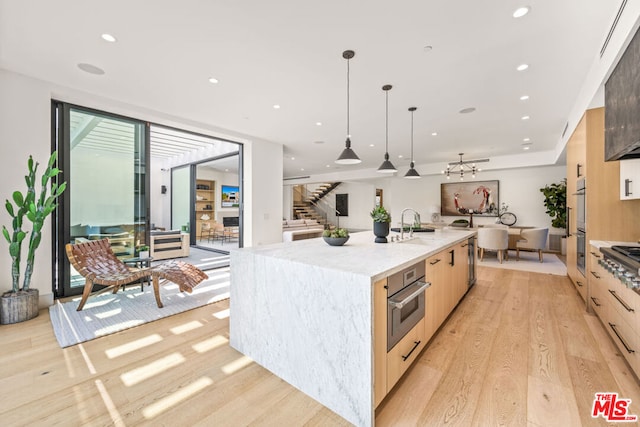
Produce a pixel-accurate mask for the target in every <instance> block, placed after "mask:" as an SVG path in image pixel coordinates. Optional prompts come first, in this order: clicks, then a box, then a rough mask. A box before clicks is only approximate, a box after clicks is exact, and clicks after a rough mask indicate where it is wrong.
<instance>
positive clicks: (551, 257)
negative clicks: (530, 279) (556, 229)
mask: <svg viewBox="0 0 640 427" xmlns="http://www.w3.org/2000/svg"><path fill="white" fill-rule="evenodd" d="M477 262H478V266H479V267H492V268H503V269H506V270H519V271H529V272H532V273H543V274H544V273H546V274H555V275H557V276H566V275H567V266H566V265H564V263H563V262H562V261H560V259H558V257H557V256H556V255H555V254H549V253H543V254H542V262H540V260H539V259H538V253H537V252H524V251H520V261H516V253H515V251H509V261H504V260H503V261H502V264H500V262H499V261H498V257H497V256H496V253H495V252H487V251H485V253H484V260H483V261H480V257H478V259H477Z"/></svg>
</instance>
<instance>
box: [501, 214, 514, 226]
mask: <svg viewBox="0 0 640 427" xmlns="http://www.w3.org/2000/svg"><path fill="white" fill-rule="evenodd" d="M498 218H499V219H500V224H504V225H508V226H512V225H514V224H515V223H516V222H517V221H518V217H517V216H516V215H515V214H514V213H511V212H504V213H502V214H500V216H499V217H498Z"/></svg>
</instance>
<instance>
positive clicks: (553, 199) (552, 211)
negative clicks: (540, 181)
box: [540, 179, 567, 255]
mask: <svg viewBox="0 0 640 427" xmlns="http://www.w3.org/2000/svg"><path fill="white" fill-rule="evenodd" d="M540 191H541V192H542V194H544V207H545V208H547V210H546V213H547V214H548V215H549V216H550V217H551V226H553V227H555V228H562V229H563V230H566V228H567V180H566V179H563V180H562V181H560V182H559V183H553V184H550V185H545V186H544V188H541V189H540ZM565 237H566V233H565V235H563V236H562V240H561V249H560V251H561V253H562V254H563V255H564V254H566V252H567V250H566V247H567V239H566V238H565Z"/></svg>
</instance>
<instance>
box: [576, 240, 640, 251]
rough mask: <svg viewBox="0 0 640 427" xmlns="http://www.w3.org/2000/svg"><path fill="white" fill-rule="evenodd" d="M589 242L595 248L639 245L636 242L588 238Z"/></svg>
mask: <svg viewBox="0 0 640 427" xmlns="http://www.w3.org/2000/svg"><path fill="white" fill-rule="evenodd" d="M589 244H590V245H591V246H593V247H595V248H597V249H600V248H610V247H611V246H640V245H638V242H614V241H609V240H589Z"/></svg>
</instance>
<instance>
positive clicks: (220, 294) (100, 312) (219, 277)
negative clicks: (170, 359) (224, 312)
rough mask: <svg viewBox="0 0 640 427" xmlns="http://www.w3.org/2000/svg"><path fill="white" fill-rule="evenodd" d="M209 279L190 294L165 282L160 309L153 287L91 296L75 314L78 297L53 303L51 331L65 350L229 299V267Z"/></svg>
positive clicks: (50, 311) (161, 289) (215, 272)
mask: <svg viewBox="0 0 640 427" xmlns="http://www.w3.org/2000/svg"><path fill="white" fill-rule="evenodd" d="M205 273H207V275H208V276H209V278H208V279H207V280H205V281H203V282H202V283H200V284H199V285H198V286H196V287H195V288H194V289H193V292H192V293H191V294H188V293H186V292H180V290H179V288H178V285H176V284H174V283H171V282H167V283H165V284H164V285H161V286H160V299H161V300H162V304H163V305H164V307H163V308H158V305H157V304H156V299H155V296H154V295H153V286H150V285H145V286H144V291H141V290H140V285H139V284H131V285H127V290H126V291H120V292H118V293H117V294H112V293H110V291H107V292H105V293H103V294H100V295H97V296H90V297H89V299H88V300H87V303H86V304H85V306H84V308H83V309H82V311H76V309H77V308H78V304H79V303H80V296H78V297H77V298H74V299H73V300H71V301H67V302H64V303H61V302H59V301H56V303H55V304H54V305H52V306H51V307H49V316H50V318H51V324H52V325H53V331H54V333H55V336H56V339H57V340H58V343H59V344H60V347H63V348H64V347H68V346H71V345H75V344H78V343H81V342H85V341H89V340H92V339H95V338H98V337H103V336H105V335H109V334H113V333H115V332H119V331H123V330H125V329H128V328H132V327H134V326H139V325H142V324H144V323H148V322H152V321H154V320H158V319H162V318H163V317H167V316H171V315H174V314H178V313H182V312H183V311H187V310H191V309H194V308H198V307H201V306H203V305H206V304H211V303H214V302H218V301H222V300H224V299H227V298H229V284H230V272H229V268H228V267H227V268H220V269H217V270H210V271H206V272H205Z"/></svg>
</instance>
